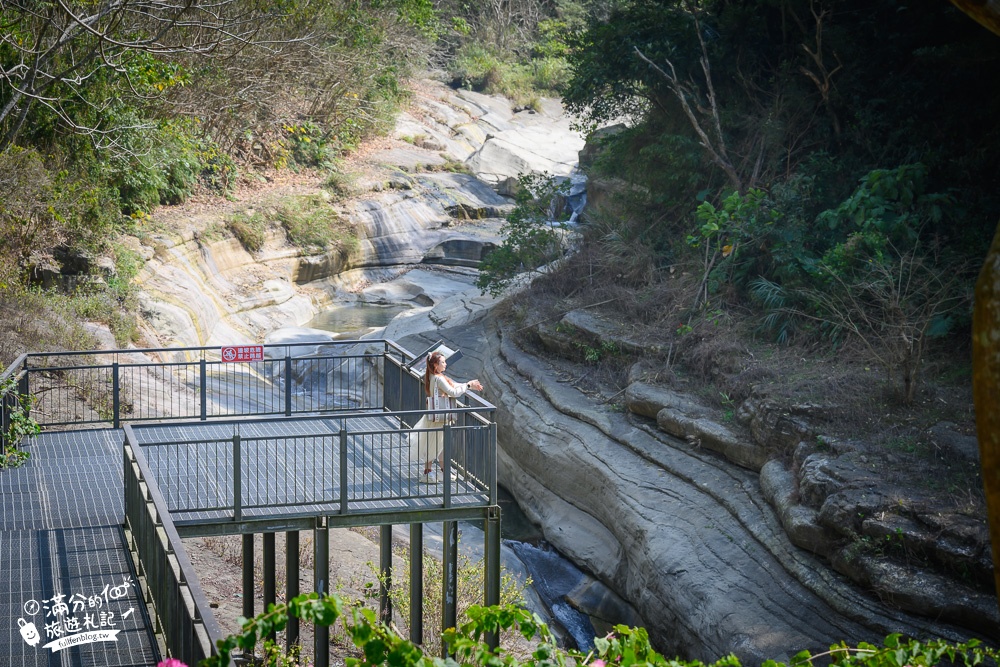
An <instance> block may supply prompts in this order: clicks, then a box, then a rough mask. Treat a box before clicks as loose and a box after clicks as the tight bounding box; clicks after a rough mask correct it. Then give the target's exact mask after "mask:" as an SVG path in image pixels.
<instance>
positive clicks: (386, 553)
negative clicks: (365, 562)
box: [378, 526, 392, 623]
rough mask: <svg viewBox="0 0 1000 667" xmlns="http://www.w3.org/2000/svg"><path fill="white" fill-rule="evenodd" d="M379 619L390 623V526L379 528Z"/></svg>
mask: <svg viewBox="0 0 1000 667" xmlns="http://www.w3.org/2000/svg"><path fill="white" fill-rule="evenodd" d="M378 571H379V588H378V609H379V618H381V619H382V622H383V623H391V622H392V597H391V596H390V591H391V590H392V526H381V527H380V528H379V567H378Z"/></svg>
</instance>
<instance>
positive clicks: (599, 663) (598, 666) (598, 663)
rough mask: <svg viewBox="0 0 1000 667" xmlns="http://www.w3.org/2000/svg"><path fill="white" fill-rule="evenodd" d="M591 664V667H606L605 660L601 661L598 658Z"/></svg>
mask: <svg viewBox="0 0 1000 667" xmlns="http://www.w3.org/2000/svg"><path fill="white" fill-rule="evenodd" d="M590 664H591V667H604V666H605V664H606V663H605V662H604V661H603V660H601V659H600V658H598V659H597V660H595V661H594V662H592V663H590Z"/></svg>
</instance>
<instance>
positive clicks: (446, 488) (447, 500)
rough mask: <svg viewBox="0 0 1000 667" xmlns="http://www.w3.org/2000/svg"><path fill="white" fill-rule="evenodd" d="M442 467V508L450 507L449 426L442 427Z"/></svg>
mask: <svg viewBox="0 0 1000 667" xmlns="http://www.w3.org/2000/svg"><path fill="white" fill-rule="evenodd" d="M443 428H444V466H443V467H442V469H441V474H442V475H443V476H444V506H445V507H451V454H452V445H453V443H452V431H451V424H447V423H446V424H445V425H444V427H443Z"/></svg>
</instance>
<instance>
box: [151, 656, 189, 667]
mask: <svg viewBox="0 0 1000 667" xmlns="http://www.w3.org/2000/svg"><path fill="white" fill-rule="evenodd" d="M156 667H188V666H187V665H186V664H184V663H183V662H181V661H180V660H178V659H177V658H167V659H166V660H160V662H159V663H157V665H156Z"/></svg>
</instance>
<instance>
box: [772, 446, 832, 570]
mask: <svg viewBox="0 0 1000 667" xmlns="http://www.w3.org/2000/svg"><path fill="white" fill-rule="evenodd" d="M760 487H761V491H763V493H764V498H765V499H766V500H767V501H768V502H769V503H771V506H772V507H774V509H775V511H776V512H777V513H778V517H779V518H780V519H781V525H782V526H784V528H785V532H786V533H787V534H788V539H790V540H791V541H792V544H794V545H796V546H799V547H802V548H803V549H808V550H809V551H812V552H813V553H817V554H820V555H821V556H829V555H830V554H831V553H833V550H834V547H835V546H836V543H837V539H836V536H835V535H833V534H831V533H830V532H828V531H827V530H826V529H825V528H824V527H823V526H821V525H820V524H819V521H818V517H819V513H818V512H817V511H816V510H814V509H812V508H811V507H806V506H804V505H800V504H799V503H798V502H797V501H796V498H797V496H798V491H797V489H796V483H795V475H794V474H793V473H792V472H791V471H790V470H788V469H787V468H786V467H785V464H784V463H782V462H781V461H779V460H772V461H768V462H767V463H765V464H764V466H763V467H762V468H761V470H760Z"/></svg>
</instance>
